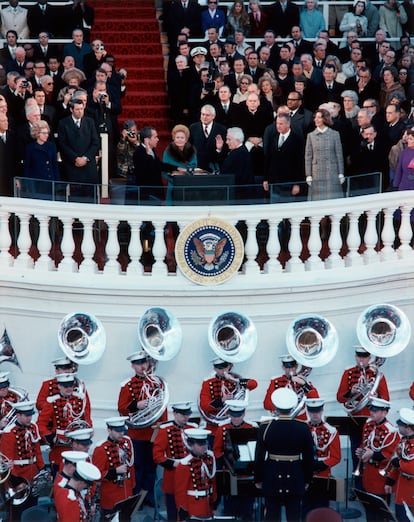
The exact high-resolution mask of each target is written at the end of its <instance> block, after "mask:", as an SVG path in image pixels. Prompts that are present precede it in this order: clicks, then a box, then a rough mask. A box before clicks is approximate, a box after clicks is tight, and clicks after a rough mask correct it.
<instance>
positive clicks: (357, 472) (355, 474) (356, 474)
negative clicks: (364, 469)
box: [352, 446, 368, 477]
mask: <svg viewBox="0 0 414 522" xmlns="http://www.w3.org/2000/svg"><path fill="white" fill-rule="evenodd" d="M367 449H368V447H367V446H366V447H365V448H362V449H361V453H360V455H359V459H358V464H357V467H356V468H355V469H354V471H353V472H352V476H353V477H360V476H361V466H362V464H363V462H364V461H363V458H364V454H365V451H366V450H367ZM357 451H358V450H357Z"/></svg>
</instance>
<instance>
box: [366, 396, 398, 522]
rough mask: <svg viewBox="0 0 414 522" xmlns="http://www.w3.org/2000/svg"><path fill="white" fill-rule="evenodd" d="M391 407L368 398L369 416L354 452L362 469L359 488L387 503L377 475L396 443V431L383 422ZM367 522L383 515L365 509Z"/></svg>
mask: <svg viewBox="0 0 414 522" xmlns="http://www.w3.org/2000/svg"><path fill="white" fill-rule="evenodd" d="M390 407H391V404H390V402H389V401H386V400H384V399H378V398H374V399H371V401H370V403H369V405H368V408H369V412H370V417H369V419H368V420H367V422H366V423H365V425H364V429H363V430H362V442H361V446H360V447H359V448H358V449H357V450H356V454H357V457H358V458H359V459H360V462H359V468H360V467H361V466H363V470H362V485H363V488H364V489H365V491H368V493H373V494H374V495H378V496H380V497H382V498H383V499H384V500H386V501H388V502H389V496H387V495H386V494H385V485H386V477H385V476H384V475H383V474H382V473H380V472H381V470H384V468H386V467H387V465H388V461H389V460H390V459H391V458H392V455H393V453H394V452H395V450H396V448H397V446H398V444H399V442H400V435H399V433H398V429H397V428H396V427H395V426H393V425H392V424H391V423H390V422H389V421H388V420H387V418H386V417H387V413H388V411H389V409H390ZM365 511H366V516H367V520H369V521H370V522H371V521H373V522H375V521H376V520H378V521H381V522H382V521H383V519H384V515H383V514H381V515H380V514H378V513H377V512H375V511H371V509H370V506H369V505H368V506H365Z"/></svg>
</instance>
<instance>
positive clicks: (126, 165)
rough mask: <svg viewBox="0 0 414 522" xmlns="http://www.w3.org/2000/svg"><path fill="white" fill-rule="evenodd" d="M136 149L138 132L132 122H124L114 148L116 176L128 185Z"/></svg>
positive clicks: (132, 170)
mask: <svg viewBox="0 0 414 522" xmlns="http://www.w3.org/2000/svg"><path fill="white" fill-rule="evenodd" d="M137 147H138V131H137V125H136V123H135V121H134V120H126V121H125V122H124V128H123V129H122V131H121V137H120V139H119V141H118V145H117V146H116V162H117V175H118V176H119V177H120V178H125V179H127V183H130V182H131V181H132V179H133V176H134V159H133V158H134V152H135V149H136V148H137Z"/></svg>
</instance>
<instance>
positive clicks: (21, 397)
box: [0, 386, 29, 483]
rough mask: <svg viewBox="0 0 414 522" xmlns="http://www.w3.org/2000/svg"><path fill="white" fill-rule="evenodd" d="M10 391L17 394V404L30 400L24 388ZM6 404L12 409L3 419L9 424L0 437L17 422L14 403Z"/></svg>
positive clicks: (12, 387) (10, 388) (15, 387)
mask: <svg viewBox="0 0 414 522" xmlns="http://www.w3.org/2000/svg"><path fill="white" fill-rule="evenodd" d="M9 391H11V392H12V393H15V394H16V396H17V398H18V401H17V402H23V401H28V400H29V394H28V393H27V391H26V390H25V389H24V388H22V387H20V386H10V387H9ZM5 402H7V403H8V404H9V406H10V407H11V409H10V410H9V411H8V412H7V413H6V415H4V417H3V418H2V420H3V419H7V424H6V425H5V426H4V428H1V429H0V435H1V434H2V433H3V431H4V430H5V429H6V428H8V427H9V426H11V425H12V424H13V423H14V421H15V420H16V410H15V408H14V403H13V402H10V401H5ZM0 483H1V481H0Z"/></svg>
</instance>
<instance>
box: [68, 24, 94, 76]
mask: <svg viewBox="0 0 414 522" xmlns="http://www.w3.org/2000/svg"><path fill="white" fill-rule="evenodd" d="M72 38H73V41H72V42H71V43H68V44H65V45H64V47H63V56H68V55H69V56H72V57H73V58H74V60H75V67H77V68H78V69H80V70H81V71H83V59H84V57H85V56H86V55H87V54H88V53H90V52H92V47H91V45H90V44H88V43H86V42H85V41H84V38H83V31H82V29H74V30H73V32H72Z"/></svg>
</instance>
